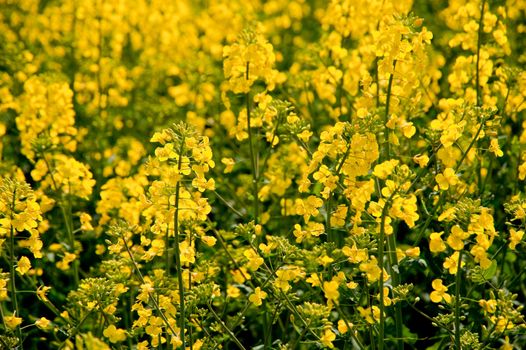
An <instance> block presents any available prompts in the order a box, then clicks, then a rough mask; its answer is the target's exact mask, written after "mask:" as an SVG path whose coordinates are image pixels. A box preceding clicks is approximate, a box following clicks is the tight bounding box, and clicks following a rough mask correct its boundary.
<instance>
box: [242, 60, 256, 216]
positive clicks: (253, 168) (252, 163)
mask: <svg viewBox="0 0 526 350" xmlns="http://www.w3.org/2000/svg"><path fill="white" fill-rule="evenodd" d="M249 68H250V62H247V74H246V79H247V80H248V77H249ZM245 98H246V108H247V129H248V143H249V146H250V167H251V171H252V192H253V196H254V222H255V223H256V224H257V223H258V217H259V201H258V171H257V166H256V155H255V151H254V140H253V139H254V137H253V135H252V126H251V125H250V92H247V93H246V95H245Z"/></svg>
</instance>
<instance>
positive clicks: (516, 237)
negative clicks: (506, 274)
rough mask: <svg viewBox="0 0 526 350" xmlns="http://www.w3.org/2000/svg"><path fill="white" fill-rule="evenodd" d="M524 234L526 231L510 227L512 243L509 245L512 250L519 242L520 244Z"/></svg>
mask: <svg viewBox="0 0 526 350" xmlns="http://www.w3.org/2000/svg"><path fill="white" fill-rule="evenodd" d="M523 236H524V231H523V230H519V231H516V230H515V229H513V228H512V229H510V244H509V247H510V249H511V250H515V247H516V246H517V244H519V243H520V242H521V240H522V237H523Z"/></svg>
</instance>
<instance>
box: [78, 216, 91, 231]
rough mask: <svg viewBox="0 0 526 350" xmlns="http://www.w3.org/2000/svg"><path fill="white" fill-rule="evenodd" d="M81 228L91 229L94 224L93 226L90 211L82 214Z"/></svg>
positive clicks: (84, 229) (83, 229)
mask: <svg viewBox="0 0 526 350" xmlns="http://www.w3.org/2000/svg"><path fill="white" fill-rule="evenodd" d="M80 224H81V226H80V229H81V230H82V231H91V230H93V226H91V216H90V215H89V214H88V213H82V214H80Z"/></svg>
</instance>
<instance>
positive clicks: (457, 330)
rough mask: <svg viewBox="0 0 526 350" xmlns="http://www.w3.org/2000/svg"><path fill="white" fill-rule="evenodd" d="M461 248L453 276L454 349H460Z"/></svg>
mask: <svg viewBox="0 0 526 350" xmlns="http://www.w3.org/2000/svg"><path fill="white" fill-rule="evenodd" d="M461 266H462V250H461V251H460V252H459V253H458V266H457V275H456V276H455V277H456V278H455V349H457V350H461V349H460V283H461V280H462V271H461Z"/></svg>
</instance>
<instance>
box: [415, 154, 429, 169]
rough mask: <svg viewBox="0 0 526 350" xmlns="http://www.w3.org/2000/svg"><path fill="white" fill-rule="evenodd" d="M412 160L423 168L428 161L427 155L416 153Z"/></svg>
mask: <svg viewBox="0 0 526 350" xmlns="http://www.w3.org/2000/svg"><path fill="white" fill-rule="evenodd" d="M413 162H415V163H416V164H418V166H419V167H421V168H425V167H426V166H427V164H428V163H429V157H428V156H427V155H425V154H417V155H416V156H414V157H413Z"/></svg>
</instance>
